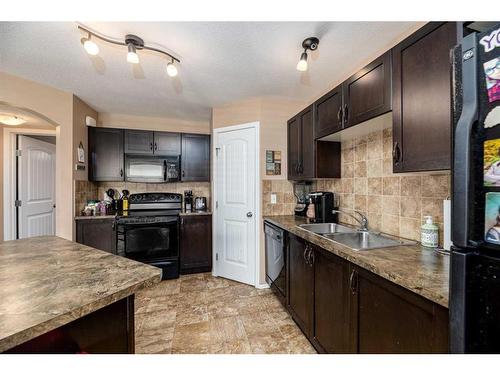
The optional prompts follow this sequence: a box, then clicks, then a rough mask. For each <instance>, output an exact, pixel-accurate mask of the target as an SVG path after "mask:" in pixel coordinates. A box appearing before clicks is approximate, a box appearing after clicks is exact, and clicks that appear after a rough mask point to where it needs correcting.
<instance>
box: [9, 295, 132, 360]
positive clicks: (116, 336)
mask: <svg viewBox="0 0 500 375" xmlns="http://www.w3.org/2000/svg"><path fill="white" fill-rule="evenodd" d="M6 353H16V354H49V353H50V354H76V353H89V354H134V353H135V329H134V295H131V296H128V297H126V298H123V299H121V300H118V301H116V302H114V303H112V304H111V305H108V306H106V307H103V308H101V309H99V310H97V311H94V312H92V313H90V314H88V315H85V316H82V317H81V318H78V319H76V320H74V321H72V322H70V323H68V324H66V325H63V326H61V327H59V328H56V329H54V330H52V331H49V332H47V333H44V334H42V335H41V336H38V337H36V338H34V339H32V340H29V341H27V342H25V343H23V344H20V345H18V346H15V347H14V348H12V349H9V350H8V351H7V352H6Z"/></svg>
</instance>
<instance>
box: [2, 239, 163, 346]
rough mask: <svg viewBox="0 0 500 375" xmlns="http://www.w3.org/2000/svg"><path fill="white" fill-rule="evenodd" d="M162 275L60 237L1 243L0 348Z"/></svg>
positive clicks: (29, 338) (54, 325) (56, 325)
mask: <svg viewBox="0 0 500 375" xmlns="http://www.w3.org/2000/svg"><path fill="white" fill-rule="evenodd" d="M160 275H161V271H160V270H159V269H158V268H156V267H152V266H148V265H145V264H142V263H139V262H135V261H132V260H130V259H126V258H123V257H119V256H116V255H112V254H109V253H107V252H104V251H101V250H97V249H93V248H91V247H88V246H85V245H81V244H78V243H75V242H72V241H68V240H65V239H62V238H59V237H54V236H45V237H32V238H29V239H23V240H16V241H7V242H3V243H0V285H1V287H0V352H3V351H6V350H8V349H10V348H12V347H14V346H17V345H19V344H21V343H23V342H26V341H28V340H31V339H33V338H35V337H37V336H40V335H42V334H44V333H46V332H49V331H51V330H53V329H56V328H58V327H60V326H63V325H65V324H67V323H69V322H71V321H74V320H76V319H78V318H80V317H82V316H85V315H87V314H90V313H91V312H94V311H96V310H98V309H100V308H102V307H105V306H107V305H110V304H111V303H113V302H116V301H118V300H120V299H123V298H125V297H128V296H130V295H132V294H134V293H135V292H136V291H138V290H140V289H142V288H145V287H149V286H151V285H154V284H156V283H158V282H160Z"/></svg>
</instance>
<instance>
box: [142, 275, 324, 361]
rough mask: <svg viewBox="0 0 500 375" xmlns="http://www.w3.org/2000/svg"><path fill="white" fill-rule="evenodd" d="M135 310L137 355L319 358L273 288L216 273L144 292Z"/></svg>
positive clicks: (185, 279) (170, 283)
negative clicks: (309, 355) (257, 286)
mask: <svg viewBox="0 0 500 375" xmlns="http://www.w3.org/2000/svg"><path fill="white" fill-rule="evenodd" d="M135 310H136V315H135V325H136V337H135V340H136V344H135V345H136V353H172V354H180V353H212V354H231V353H240V354H247V353H296V354H299V353H316V351H315V350H314V348H313V347H312V346H311V344H310V343H309V341H308V340H307V339H306V338H305V336H304V335H303V334H302V332H301V331H300V329H299V328H298V327H297V325H296V324H295V323H294V322H293V320H292V319H291V317H290V316H289V314H288V313H287V311H286V310H285V309H284V308H283V307H282V305H281V304H280V302H279V300H278V299H277V298H276V297H275V296H274V295H273V294H272V292H271V291H270V290H269V289H255V288H254V287H252V286H249V285H245V284H240V283H238V282H235V281H231V280H227V279H223V278H216V277H213V276H212V275H211V274H210V273H203V274H195V275H187V276H181V277H180V278H179V279H175V280H168V281H162V282H161V283H160V284H159V285H157V286H156V287H154V288H150V289H147V290H144V291H141V292H140V293H138V294H137V295H136V300H135Z"/></svg>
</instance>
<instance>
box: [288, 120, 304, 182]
mask: <svg viewBox="0 0 500 375" xmlns="http://www.w3.org/2000/svg"><path fill="white" fill-rule="evenodd" d="M300 137H301V135H300V120H299V118H298V117H297V116H296V117H294V118H292V119H290V120H288V179H289V180H297V179H299V155H300Z"/></svg>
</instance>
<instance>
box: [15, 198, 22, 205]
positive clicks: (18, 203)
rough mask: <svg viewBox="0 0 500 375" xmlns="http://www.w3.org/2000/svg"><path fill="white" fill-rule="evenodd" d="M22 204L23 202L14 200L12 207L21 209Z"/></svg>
mask: <svg viewBox="0 0 500 375" xmlns="http://www.w3.org/2000/svg"><path fill="white" fill-rule="evenodd" d="M22 204H23V202H22V201H20V200H19V199H16V200H15V201H14V206H15V207H21V205H22Z"/></svg>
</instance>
